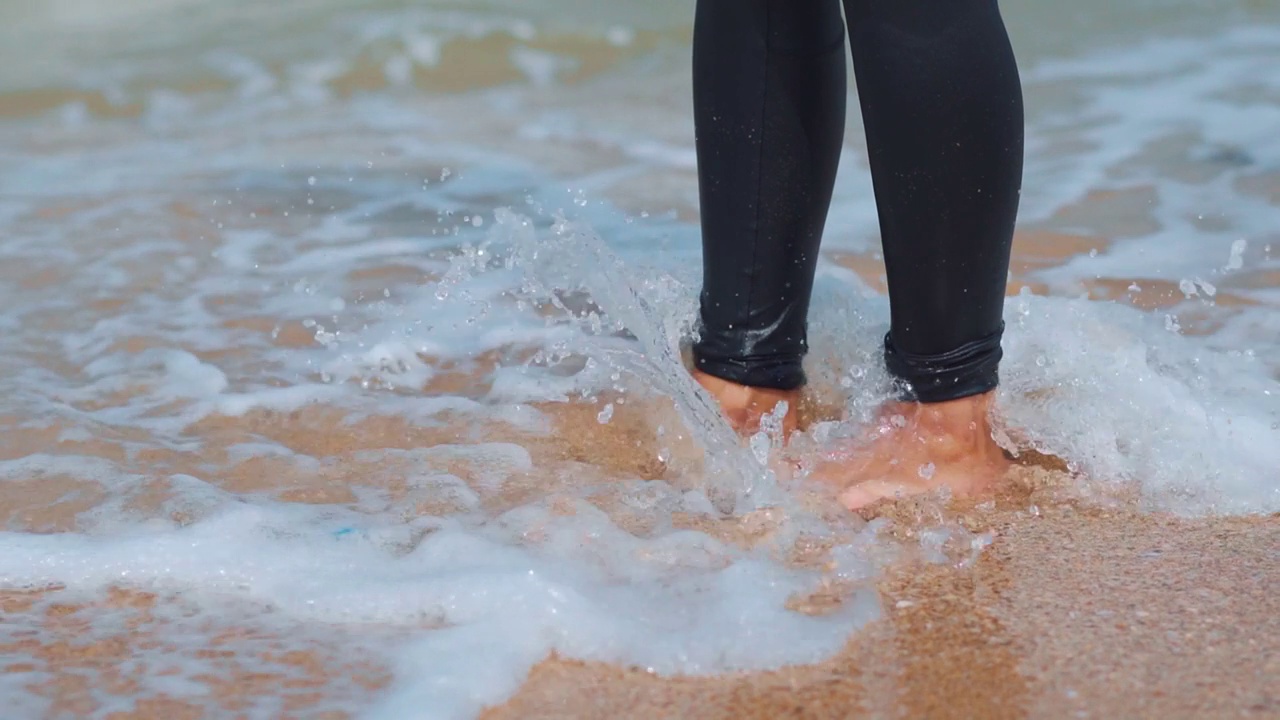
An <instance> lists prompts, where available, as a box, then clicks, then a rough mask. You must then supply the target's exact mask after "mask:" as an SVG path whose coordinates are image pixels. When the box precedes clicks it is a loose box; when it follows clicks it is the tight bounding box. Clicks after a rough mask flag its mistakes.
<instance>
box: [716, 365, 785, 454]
mask: <svg viewBox="0 0 1280 720" xmlns="http://www.w3.org/2000/svg"><path fill="white" fill-rule="evenodd" d="M693 379H694V380H697V381H698V384H699V385H701V386H702V387H703V388H705V389H706V391H707V392H709V393H711V397H712V398H714V399H715V401H716V402H717V403H719V405H720V412H721V413H722V414H723V415H724V417H725V420H727V421H728V422H729V425H730V426H731V427H733V429H734V430H736V431H737V432H738V434H739V435H743V436H751V435H754V434H755V433H757V432H760V420H761V418H763V417H764V416H765V415H768V414H769V413H772V412H773V411H774V410H775V409H776V408H777V406H778V403H780V402H786V403H787V410H786V413H785V414H783V416H782V437H783V438H784V439H785V438H788V437H791V433H793V432H795V429H796V426H797V420H796V406H797V405H798V404H799V402H800V391H799V390H773V389H771V388H759V387H751V386H750V385H739V384H738V383H735V382H729V381H728V380H723V379H721V378H718V377H716V376H714V375H708V374H706V373H704V372H702V371H700V370H694V371H693Z"/></svg>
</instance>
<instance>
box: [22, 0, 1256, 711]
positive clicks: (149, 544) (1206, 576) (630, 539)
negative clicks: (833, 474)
mask: <svg viewBox="0 0 1280 720" xmlns="http://www.w3.org/2000/svg"><path fill="white" fill-rule="evenodd" d="M692 7H693V4H692V3H691V2H687V1H686V0H613V1H611V2H608V3H597V4H592V5H583V4H581V3H576V2H575V1H574V0H527V1H526V0H520V1H519V2H517V1H515V0H468V1H467V2H448V1H444V0H425V1H424V2H408V1H407V0H367V1H366V2H361V3H351V2H348V1H347V0H308V1H307V2H302V1H300V0H299V1H293V0H288V1H282V2H279V3H254V2H251V1H250V0H122V1H121V2H118V3H106V4H103V3H92V2H80V1H78V0H49V1H48V2H45V3H34V4H33V3H30V2H24V1H23V0H0V53H7V56H6V59H7V60H8V62H5V63H0V160H3V162H0V718H5V719H6V720H7V719H8V718H14V720H27V719H28V718H30V719H32V720H35V719H41V720H43V719H45V718H49V719H57V720H62V719H64V718H65V719H72V718H75V719H79V718H94V719H95V720H96V719H103V720H123V719H125V718H156V719H158V720H188V719H190V720H195V719H197V718H218V719H220V718H247V719H249V720H258V719H259V718H262V719H272V720H274V719H275V718H299V719H303V718H305V719H311V718H318V719H322V720H336V719H338V718H351V719H352V720H355V719H357V718H359V719H362V720H363V719H364V718H368V719H369V720H401V719H402V718H404V719H408V720H419V719H421V720H455V719H456V720H470V719H471V718H477V717H479V718H483V720H499V719H501V720H516V719H521V720H523V719H525V718H529V719H536V718H547V719H551V718H583V719H588V720H590V719H595V718H600V719H601V720H620V719H623V718H636V719H645V720H648V719H651V718H735V719H736V718H788V717H791V718H864V717H865V718H895V719H897V718H902V719H904V720H905V719H913V720H914V719H915V718H1028V719H1032V718H1034V719H1039V718H1050V719H1056V718H1064V719H1065V718H1072V719H1074V718H1106V719H1108V720H1110V719H1111V718H1141V719H1146V718H1152V719H1157V718H1159V719H1164V718H1237V717H1239V718H1277V719H1280V593H1278V592H1277V588H1280V514H1278V513H1277V511H1278V510H1280V489H1278V488H1280V470H1278V468H1280V361H1278V360H1277V358H1280V344H1278V342H1277V338H1280V321H1278V320H1277V318H1280V313H1277V310H1278V309H1280V295H1278V294H1277V288H1280V221H1278V218H1280V139H1278V137H1277V135H1276V133H1275V128H1276V127H1278V126H1280V74H1277V73H1276V72H1275V69H1276V67H1278V66H1280V11H1278V10H1277V8H1276V7H1275V6H1273V5H1272V4H1268V3H1259V2H1252V1H1250V0H1215V2H1214V3H1204V2H1196V3H1166V4H1164V5H1162V6H1161V7H1160V8H1158V9H1157V8H1153V7H1151V6H1150V4H1149V3H1138V2H1132V1H1122V2H1106V1H1104V0H1081V2H1080V3H1075V4H1071V5H1070V6H1067V5H1052V4H1047V3H1040V4H1020V5H1014V4H1009V3H1006V7H1004V8H1003V12H1004V14H1005V15H1006V16H1007V17H1006V20H1007V24H1008V26H1009V30H1010V34H1011V36H1012V38H1013V41H1014V46H1015V51H1016V53H1017V55H1018V59H1019V65H1020V73H1021V81H1022V85H1023V88H1024V94H1025V100H1026V109H1027V115H1026V131H1027V134H1026V139H1027V145H1026V148H1027V152H1026V162H1025V167H1024V182H1023V188H1022V194H1021V201H1020V203H1021V204H1020V209H1019V213H1020V214H1019V219H1018V227H1017V230H1016V233H1015V240H1014V246H1013V257H1012V263H1011V267H1010V273H1009V278H1008V284H1007V293H1006V303H1005V316H1004V317H1005V321H1006V331H1005V335H1004V342H1003V348H1004V353H1005V354H1004V359H1003V361H1002V364H1001V368H1000V374H1001V387H1000V395H999V398H998V404H997V410H998V413H997V414H998V415H999V419H1000V422H999V423H998V424H997V428H998V432H999V436H998V440H999V441H1000V442H1001V444H1002V445H1003V446H1004V447H1005V448H1007V449H1009V450H1010V452H1011V453H1016V458H1015V469H1014V470H1013V471H1012V472H1011V473H1010V474H1009V476H1008V477H1007V478H1005V479H1004V483H1003V484H1002V485H1001V488H1000V490H999V491H998V492H997V493H996V494H995V495H994V496H993V497H984V498H978V499H973V500H957V501H955V502H948V501H947V499H945V498H941V497H926V498H919V499H916V500H912V501H904V502H900V503H896V504H883V505H880V506H877V507H874V508H870V509H867V510H864V511H862V512H860V513H858V514H851V513H849V512H847V511H845V510H843V509H842V508H840V507H839V506H838V505H837V504H836V503H834V502H833V501H832V499H831V498H830V497H826V496H824V495H822V494H821V493H820V492H819V491H818V490H817V489H816V488H814V487H812V486H811V485H805V484H804V483H789V482H786V481H782V482H779V481H777V479H776V478H773V477H772V476H770V475H768V474H767V473H766V472H765V470H764V466H763V465H760V464H759V463H755V462H753V461H752V459H751V457H750V455H751V452H752V450H750V449H746V448H743V447H741V446H739V445H738V444H736V439H735V438H733V436H732V434H731V433H729V432H728V430H727V428H726V427H724V426H723V425H722V424H719V421H718V420H717V416H716V414H715V410H714V408H712V407H711V405H710V404H708V403H704V402H703V401H702V397H701V396H700V395H698V394H697V393H696V392H695V389H694V387H695V386H694V385H693V383H692V382H691V381H690V380H689V376H688V373H687V370H686V368H685V367H683V366H682V365H681V361H682V358H681V355H682V353H683V352H685V351H686V350H687V345H688V341H689V340H690V335H691V332H692V325H691V320H692V318H693V316H694V312H695V308H696V305H697V302H698V298H697V292H698V284H699V282H700V268H701V264H700V252H701V251H700V243H699V241H700V235H699V192H698V191H699V188H698V178H697V162H696V159H697V158H696V152H695V148H694V141H693V126H692V106H691V87H690V67H689V62H690V40H691V32H692V25H691V23H692V18H693V13H692ZM848 101H849V103H848V107H849V108H850V109H851V110H850V113H849V115H848V118H847V122H846V125H847V127H846V133H845V138H844V145H843V150H842V155H841V165H840V172H839V174H838V176H837V178H836V187H835V191H834V197H833V201H832V205H831V212H830V216H829V218H828V223H827V226H826V232H825V235H824V239H823V259H822V262H821V263H820V265H819V274H818V281H817V285H816V289H815V296H814V303H813V306H812V308H811V313H810V328H809V336H810V347H811V349H812V352H811V354H810V356H809V361H808V362H809V370H810V371H811V372H810V380H811V385H810V391H809V396H808V397H806V398H805V401H804V403H802V406H801V408H800V411H801V414H802V416H803V417H804V419H805V421H806V424H807V426H808V427H809V428H810V430H811V432H810V434H808V435H806V436H804V437H802V438H800V439H799V440H798V441H797V443H798V446H799V447H800V448H801V449H799V450H796V451H795V452H797V453H803V452H807V450H804V448H809V450H813V449H814V448H816V447H819V446H823V447H824V448H825V450H830V449H831V447H830V446H829V443H828V441H830V442H837V441H838V438H841V437H843V438H845V439H848V437H850V436H857V435H858V433H859V432H862V431H865V429H866V428H865V427H864V426H862V425H860V423H863V422H865V421H866V420H867V418H868V417H869V413H870V412H871V411H872V410H874V408H875V407H876V406H877V404H878V403H880V402H881V401H883V400H884V399H885V398H886V397H888V394H887V389H886V388H887V376H886V375H885V372H884V369H883V367H882V365H883V362H882V357H881V352H880V351H881V342H882V338H883V336H884V332H885V330H886V328H887V325H888V319H889V308H888V301H887V297H886V291H887V286H886V282H885V275H884V267H883V255H882V253H881V248H880V242H879V217H878V209H877V206H876V203H875V197H874V193H873V189H872V187H871V183H870V179H869V175H868V173H867V149H866V144H865V141H864V137H863V132H862V131H863V126H862V121H861V118H860V117H859V116H858V114H857V113H856V112H853V108H856V107H857V97H856V95H855V93H854V89H853V88H852V87H851V88H850V95H849V97H848ZM686 360H687V358H686ZM824 433H827V434H824ZM820 437H821V438H822V439H820ZM832 438H836V440H833V439H832ZM824 443H827V445H824ZM815 452H816V450H815ZM922 469H923V468H922ZM762 498H763V499H762Z"/></svg>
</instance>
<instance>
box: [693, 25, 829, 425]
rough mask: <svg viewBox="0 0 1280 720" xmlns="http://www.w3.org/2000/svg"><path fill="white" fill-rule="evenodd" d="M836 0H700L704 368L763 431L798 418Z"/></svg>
mask: <svg viewBox="0 0 1280 720" xmlns="http://www.w3.org/2000/svg"><path fill="white" fill-rule="evenodd" d="M845 63H846V60H845V46H844V23H843V22H842V20H841V17H840V5H839V2H838V0H805V1H803V2H794V1H793V0H698V5H697V14H696V16H695V20H694V39H693V92H694V124H695V129H696V142H697V153H698V179H699V193H700V200H701V212H702V243H703V287H702V297H701V317H700V321H701V322H700V326H701V327H700V338H699V339H698V341H697V343H696V344H695V346H694V348H693V356H694V375H695V377H696V378H697V379H698V381H699V382H700V383H702V385H703V386H704V387H705V388H707V389H708V390H709V391H710V392H711V394H712V395H713V396H715V398H716V399H717V400H718V401H719V402H720V404H721V407H722V409H723V410H724V413H725V415H726V417H727V418H728V419H729V421H730V422H731V423H732V424H733V425H734V427H735V428H736V429H738V430H739V431H742V432H747V433H750V432H753V431H754V430H755V428H756V427H758V425H759V420H760V415H761V414H762V413H766V412H770V411H772V410H774V408H775V406H776V405H777V404H778V402H779V401H786V402H787V403H788V412H787V413H786V417H785V421H784V428H785V429H786V430H787V431H788V432H789V431H790V430H792V429H794V428H795V410H796V401H797V400H798V398H799V389H800V387H801V385H803V384H804V373H803V371H802V370H801V367H800V363H801V360H802V359H803V357H804V354H805V351H806V349H807V345H806V337H805V325H806V316H807V315H808V311H809V297H810V294H811V291H812V288H813V278H814V271H815V269H816V267H817V262H818V245H819V242H820V241H821V239H822V230H823V227H824V225H825V224H826V219H827V209H828V206H829V205H830V202H831V190H832V187H833V186H834V184H835V177H836V169H837V166H838V164H839V160H840V147H841V143H842V142H843V139H844V120H845V98H846V97H847V92H848V88H847V78H846V72H845Z"/></svg>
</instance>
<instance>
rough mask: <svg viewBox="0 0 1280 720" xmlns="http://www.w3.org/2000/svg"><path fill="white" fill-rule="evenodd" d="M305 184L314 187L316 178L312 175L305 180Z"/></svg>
mask: <svg viewBox="0 0 1280 720" xmlns="http://www.w3.org/2000/svg"><path fill="white" fill-rule="evenodd" d="M307 184H308V185H315V184H316V176H315V175H312V176H311V177H309V178H307Z"/></svg>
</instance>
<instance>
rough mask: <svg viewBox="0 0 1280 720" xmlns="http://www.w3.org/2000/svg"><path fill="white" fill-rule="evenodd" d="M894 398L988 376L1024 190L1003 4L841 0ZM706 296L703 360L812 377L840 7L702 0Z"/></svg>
mask: <svg viewBox="0 0 1280 720" xmlns="http://www.w3.org/2000/svg"><path fill="white" fill-rule="evenodd" d="M844 10H845V20H846V21H847V23H848V31H849V39H850V45H852V48H853V67H854V76H855V78H856V80H857V89H858V97H859V100H860V104H861V106H862V116H863V123H864V124H865V126H866V138H867V148H868V154H869V157H870V165H871V179H872V185H873V187H874V190H875V198H876V206H877V209H878V213H879V220H880V232H881V238H882V243H883V246H884V259H885V269H886V272H887V274H888V281H889V302H890V307H891V311H890V315H891V322H890V330H889V333H888V334H887V335H886V336H885V343H884V345H885V346H884V355H885V362H886V366H887V368H888V370H889V372H890V373H891V374H892V375H893V376H895V377H896V378H898V379H900V380H902V381H904V382H903V383H901V385H902V387H903V391H904V397H907V398H914V399H916V400H919V401H922V402H940V401H943V400H951V399H955V398H960V397H965V396H969V395H974V394H978V393H982V392H986V391H987V390H991V389H992V388H994V387H995V386H996V384H997V381H998V380H997V366H998V364H999V362H1000V357H1001V350H1000V337H1001V334H1002V332H1003V329H1004V325H1003V322H1002V320H1001V315H1002V312H1003V307H1004V289H1005V283H1006V279H1007V275H1008V268H1009V250H1010V245H1011V243H1012V239H1013V228H1014V220H1015V217H1016V215H1017V210H1018V194H1019V192H1020V188H1021V182H1022V153H1023V111H1022V91H1021V87H1020V85H1019V79H1018V69H1017V65H1016V63H1015V60H1014V56H1013V50H1012V48H1011V46H1010V44H1009V38H1008V35H1007V34H1006V32H1005V27H1004V22H1003V20H1002V19H1001V17H1000V10H999V8H998V7H997V4H996V0H844ZM693 92H694V105H695V107H694V120H695V127H696V131H697V152H698V174H699V184H700V195H701V207H702V238H703V240H702V241H703V257H704V260H703V263H704V270H703V290H702V296H701V314H700V332H699V335H700V337H699V339H698V341H697V342H696V343H695V345H694V348H693V350H694V361H695V364H696V367H697V368H699V369H700V370H702V371H704V372H706V373H709V374H711V375H715V376H717V377H721V378H724V379H727V380H731V381H734V382H738V383H742V384H745V385H753V386H757V387H767V388H779V389H791V388H796V387H799V386H800V385H802V384H803V383H804V381H805V378H804V372H803V370H802V369H801V359H802V358H803V356H804V354H805V352H806V351H807V349H808V347H807V340H806V317H807V314H808V310H809V298H810V295H811V294H812V290H813V278H814V272H815V270H816V267H817V261H818V246H819V242H820V241H821V238H822V231H823V226H824V225H825V223H826V215H827V210H828V206H829V205H830V202H831V191H832V186H833V184H834V182H835V175H836V167H837V164H838V162H839V156H840V149H841V145H842V143H843V139H844V120H845V98H846V97H847V93H848V88H847V85H846V77H845V50H844V24H843V23H842V22H841V16H840V0H698V5H697V17H696V20H695V24H694V40H693Z"/></svg>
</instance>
